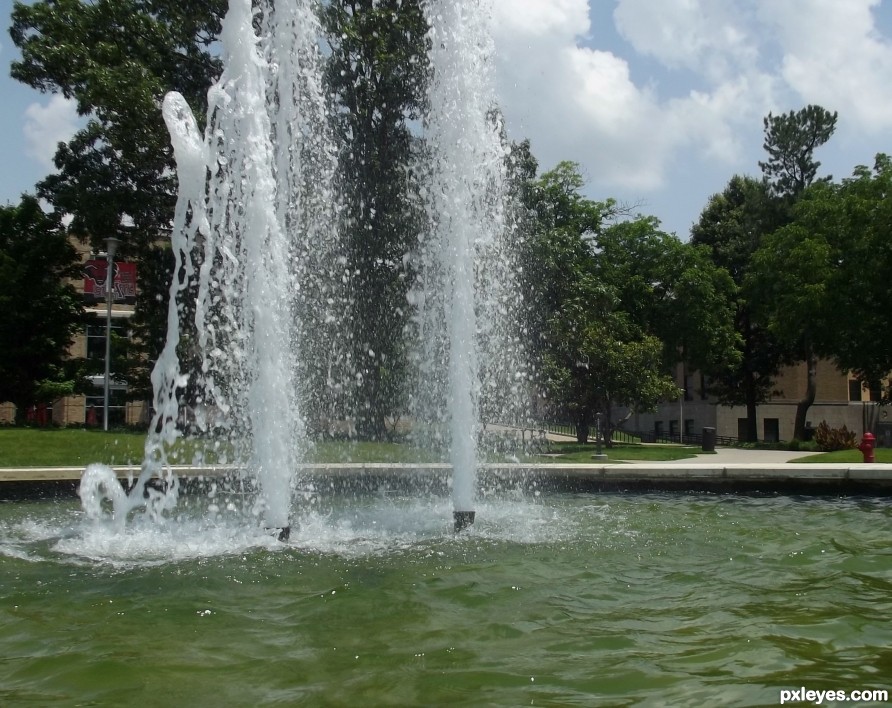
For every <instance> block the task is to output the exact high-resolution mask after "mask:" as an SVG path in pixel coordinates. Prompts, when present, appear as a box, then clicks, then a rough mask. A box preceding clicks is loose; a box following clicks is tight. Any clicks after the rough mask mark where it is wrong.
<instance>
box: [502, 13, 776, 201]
mask: <svg viewBox="0 0 892 708" xmlns="http://www.w3.org/2000/svg"><path fill="white" fill-rule="evenodd" d="M626 1H627V0H623V2H626ZM622 5H623V3H621V5H620V8H621V7H622ZM674 5H678V6H679V7H681V8H682V9H684V8H685V6H691V7H690V8H688V9H689V10H690V12H691V13H693V12H694V9H695V8H694V6H695V5H696V3H694V2H693V0H691V1H689V2H684V1H682V0H675V2H674ZM632 6H634V7H632ZM630 7H631V9H633V10H635V11H636V12H641V13H643V14H646V13H647V12H651V13H652V14H654V15H655V16H656V17H657V19H659V17H661V16H662V14H661V13H662V10H660V11H654V4H653V3H646V4H642V3H641V2H640V0H632V1H631V2H630ZM627 9H628V8H627ZM694 14H696V13H694ZM684 17H687V15H683V16H682V18H681V19H682V20H683V19H684ZM531 18H532V19H531ZM495 19H496V22H495V23H494V34H495V43H496V50H497V62H498V80H499V85H500V88H501V99H502V101H503V105H504V108H505V115H506V118H507V120H508V123H509V126H511V127H512V129H513V132H512V136H513V137H515V138H522V137H530V138H531V140H532V143H533V153H534V154H535V155H536V156H537V157H538V158H539V159H540V161H541V162H542V167H543V168H546V169H547V168H550V167H552V166H553V165H554V164H555V163H556V162H557V161H558V160H562V159H572V160H576V161H577V162H580V163H582V164H583V165H585V166H586V168H587V172H588V174H589V176H590V178H591V180H592V183H593V184H594V185H597V186H618V187H620V188H624V189H636V190H653V189H657V188H659V187H660V186H662V184H663V182H664V180H665V175H666V172H667V168H668V166H669V165H670V164H671V162H672V161H673V160H674V159H675V158H676V156H677V155H678V154H679V151H681V150H683V149H686V150H691V149H693V150H695V151H696V152H697V153H698V154H701V155H705V156H708V157H709V158H711V159H718V160H733V159H735V158H738V157H739V155H740V152H741V147H740V144H739V138H738V135H739V131H737V130H735V125H736V124H737V122H738V121H741V120H744V119H750V120H751V119H753V116H755V120H758V119H759V117H760V116H761V115H762V114H761V113H760V112H759V111H760V109H761V108H762V107H764V105H765V104H766V96H765V94H766V93H770V85H771V81H770V80H768V79H767V78H766V77H764V76H762V75H759V74H757V73H755V72H754V73H753V75H752V76H751V77H742V78H741V77H739V76H737V75H736V74H733V76H734V79H733V80H729V81H727V82H724V83H718V84H717V85H715V86H712V87H709V88H708V89H707V90H705V91H702V90H701V91H698V92H694V91H687V92H683V93H681V94H680V95H678V96H674V97H671V98H668V99H661V98H660V97H659V96H658V95H657V92H656V91H655V90H654V88H653V86H651V85H650V84H649V83H644V84H636V82H635V81H634V80H633V78H632V73H631V70H630V65H629V62H628V61H627V60H626V59H625V58H623V57H620V56H617V55H616V54H615V53H612V52H608V51H603V50H600V49H593V48H591V47H588V46H586V45H585V41H586V36H587V34H588V32H589V31H590V20H589V3H588V2H586V0H561V1H560V2H552V1H551V0H524V2H522V3H517V2H514V1H512V0H496V4H495ZM626 19H627V20H629V21H631V20H632V19H633V16H632V14H631V10H629V12H627V13H626ZM658 24H659V23H657V24H654V25H652V28H656V27H657V25H658ZM682 24H684V23H683V22H682ZM728 27H729V29H728V32H727V36H728V37H732V35H733V36H734V37H737V39H735V41H738V43H739V44H740V46H741V49H740V51H739V56H740V57H743V56H745V55H747V53H748V52H750V51H751V50H749V49H748V48H747V44H746V41H745V38H744V36H743V35H742V34H740V33H738V35H739V36H738V35H734V34H733V32H731V30H732V29H733V27H731V26H730V25H729V26H728ZM661 31H662V30H661ZM646 34H647V33H644V34H643V35H642V39H641V41H640V42H639V45H640V47H641V48H640V49H639V51H642V52H643V51H645V49H644V47H645V43H646V42H645V39H644V37H645V35H646ZM708 35H709V32H708V31H707V28H706V27H704V28H702V29H701V30H698V32H697V33H696V36H695V37H694V39H692V40H691V41H690V42H688V43H687V44H688V49H685V50H683V51H679V52H677V53H676V55H674V58H671V57H669V55H668V54H667V53H666V51H665V49H666V47H669V46H670V45H671V42H670V41H669V39H666V40H665V41H664V40H662V39H660V40H659V41H655V40H647V41H649V42H651V43H650V45H648V46H650V47H651V50H649V51H651V53H652V54H654V56H657V57H658V58H659V59H660V60H661V61H666V62H669V61H670V59H672V61H676V60H677V62H678V63H683V64H686V65H688V66H691V67H696V66H700V65H704V64H708V63H709V62H708V61H707V57H708V56H709V55H710V52H711V51H712V50H711V49H710V46H711V45H709V46H708V45H706V44H704V42H703V41H701V40H700V39H697V37H707V36H708ZM698 42H699V44H700V45H703V46H702V47H701V46H699V45H698ZM726 44H727V42H726ZM661 47H662V48H661ZM736 61H737V60H736V59H735V62H736ZM740 61H743V60H742V59H740ZM726 63H730V62H726ZM753 88H755V92H752V91H751V90H752V89H753ZM752 96H755V98H752V100H756V101H757V102H758V109H756V108H755V107H753V108H752V109H749V108H748V107H747V105H746V104H745V103H744V104H743V105H742V104H741V102H742V101H743V99H747V100H750V99H751V97H752ZM769 105H770V104H769ZM751 114H752V115H751Z"/></svg>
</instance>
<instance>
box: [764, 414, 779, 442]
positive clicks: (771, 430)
mask: <svg viewBox="0 0 892 708" xmlns="http://www.w3.org/2000/svg"><path fill="white" fill-rule="evenodd" d="M762 425H763V435H762V438H763V439H764V440H765V442H780V419H779V418H766V419H765V420H764V422H763V424H762Z"/></svg>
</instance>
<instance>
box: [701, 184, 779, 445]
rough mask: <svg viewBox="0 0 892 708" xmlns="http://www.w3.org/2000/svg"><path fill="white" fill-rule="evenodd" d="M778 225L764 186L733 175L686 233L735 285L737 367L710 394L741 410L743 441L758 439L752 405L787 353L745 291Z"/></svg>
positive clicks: (767, 391)
mask: <svg viewBox="0 0 892 708" xmlns="http://www.w3.org/2000/svg"><path fill="white" fill-rule="evenodd" d="M780 223H782V214H781V211H780V210H779V205H778V203H777V200H775V199H774V198H772V197H771V195H770V194H769V190H768V184H767V182H765V181H763V180H756V179H753V178H751V177H744V176H740V175H735V176H734V177H732V178H731V179H730V180H729V182H728V186H727V187H725V189H724V190H723V191H722V192H720V193H718V194H715V195H713V196H712V197H711V198H710V199H709V202H708V203H707V205H706V207H705V208H704V209H703V212H702V213H701V215H700V219H699V221H698V222H697V223H696V224H694V226H693V228H692V229H691V244H693V245H697V246H703V247H705V248H708V249H709V253H710V258H711V260H712V262H713V263H715V264H716V265H717V266H719V267H720V268H723V269H724V270H726V271H727V272H728V274H729V275H730V276H731V278H732V279H733V281H734V284H735V285H736V286H737V287H736V290H735V291H734V293H733V295H732V300H731V303H732V305H733V308H734V328H735V330H736V331H737V335H738V339H737V347H738V352H739V356H738V359H737V361H738V363H737V365H736V366H734V367H732V368H730V369H726V370H725V371H723V372H719V373H718V375H713V377H712V379H711V384H710V389H711V392H712V393H713V394H715V395H716V396H717V397H718V399H719V401H720V402H721V403H724V404H729V405H741V406H745V407H746V411H747V416H746V420H747V425H746V431H745V437H746V439H747V440H748V441H755V440H756V438H757V425H756V406H757V405H758V404H760V403H763V402H764V401H766V400H768V398H769V397H770V396H771V395H772V393H773V391H774V387H775V380H776V378H777V375H778V373H779V372H780V368H781V366H782V365H783V363H784V362H785V361H786V359H787V357H786V353H785V351H784V349H783V348H782V347H781V345H780V343H779V342H778V341H777V339H776V338H775V337H774V335H772V333H771V332H770V331H769V329H768V327H767V325H766V324H765V323H764V322H763V321H762V320H761V319H760V318H759V316H758V313H756V312H754V310H753V307H752V303H751V302H750V299H749V297H748V293H747V291H746V290H745V288H744V283H745V282H746V279H747V275H748V273H749V271H750V268H751V265H752V258H753V254H754V253H755V252H756V250H757V249H758V248H759V245H760V244H761V243H762V239H763V238H764V236H765V234H766V233H770V232H771V231H773V230H774V229H776V228H777V227H778V226H779V224H780Z"/></svg>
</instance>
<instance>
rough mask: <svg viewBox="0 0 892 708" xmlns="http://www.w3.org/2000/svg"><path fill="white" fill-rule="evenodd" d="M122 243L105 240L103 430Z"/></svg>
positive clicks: (105, 427) (106, 406)
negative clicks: (116, 257)
mask: <svg viewBox="0 0 892 708" xmlns="http://www.w3.org/2000/svg"><path fill="white" fill-rule="evenodd" d="M119 243H121V242H120V241H119V240H118V239H116V238H115V237H114V236H109V237H108V238H107V239H105V244H106V245H105V254H106V256H107V258H108V270H106V272H105V381H104V389H105V390H104V396H103V403H102V429H103V430H106V431H107V430H108V393H109V386H110V384H111V381H110V379H111V313H112V300H113V299H114V280H115V253H116V252H117V250H118V244H119Z"/></svg>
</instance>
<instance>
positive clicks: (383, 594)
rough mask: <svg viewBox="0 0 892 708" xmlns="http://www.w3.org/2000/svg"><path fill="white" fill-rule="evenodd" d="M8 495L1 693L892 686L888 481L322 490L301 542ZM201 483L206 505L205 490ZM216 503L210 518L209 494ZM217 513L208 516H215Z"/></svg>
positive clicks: (218, 699)
mask: <svg viewBox="0 0 892 708" xmlns="http://www.w3.org/2000/svg"><path fill="white" fill-rule="evenodd" d="M181 502H183V503H182V504H181V507H180V508H179V513H180V518H179V519H177V522H176V523H170V524H167V525H158V524H155V523H151V522H149V521H148V520H146V521H145V522H144V523H143V522H140V521H139V519H137V520H135V523H134V524H132V525H129V526H128V527H127V528H126V529H125V530H124V531H123V532H121V531H120V530H117V529H115V528H112V527H107V526H103V525H98V526H97V525H95V524H94V523H92V522H89V521H88V520H87V519H86V518H85V516H84V514H83V512H81V511H80V509H79V505H78V504H77V503H76V502H75V501H73V500H72V501H70V502H61V503H58V502H57V503H48V502H34V503H29V502H19V503H16V504H4V505H0V577H2V578H3V582H2V584H0V623H2V626H3V627H4V631H3V633H2V635H0V655H2V656H3V657H4V660H3V662H0V701H2V703H4V704H6V705H25V704H27V705H32V704H33V705H41V704H50V703H52V704H53V705H66V704H70V705H74V704H78V705H83V704H85V703H88V704H89V703H92V704H104V705H108V704H114V705H140V706H146V705H195V706H200V705H215V706H222V705H267V704H274V703H275V704H279V705H296V704H301V703H306V704H312V705H351V704H356V703H357V702H362V703H363V704H364V705H438V704H449V705H529V704H532V705H586V706H590V705H691V706H695V705H696V706H699V705H717V704H721V705H773V704H776V703H777V701H778V697H779V691H780V690H781V689H785V688H791V687H793V688H799V687H800V686H806V687H808V688H814V689H848V690H852V689H855V688H858V689H862V688H876V689H889V688H892V687H890V686H889V681H888V677H889V676H890V675H892V648H890V647H892V625H890V623H889V622H888V617H889V616H890V613H892V551H890V547H889V542H888V539H889V535H890V530H892V508H890V507H889V505H888V500H886V499H875V498H848V499H827V498H825V499H816V498H807V497H802V498H795V497H784V496H771V497H758V496H725V495H683V494H677V495H669V494H641V495H615V494H581V493H580V494H572V493H554V494H549V495H543V496H541V497H536V496H534V495H531V496H527V497H526V498H521V497H517V498H514V497H511V496H505V497H500V498H493V497H489V498H484V499H481V500H479V504H478V508H479V509H480V511H481V513H480V515H479V517H478V522H477V524H476V525H475V526H474V527H473V528H472V529H470V530H469V531H468V532H466V533H463V534H460V535H455V534H453V533H452V530H451V521H452V519H451V511H452V505H451V501H450V499H449V498H448V497H446V496H443V497H441V498H435V499H434V500H433V501H430V500H428V501H424V502H421V501H419V500H418V499H417V498H415V497H414V496H413V498H409V497H406V496H402V495H399V494H396V493H394V494H379V495H377V496H375V495H368V496H363V497H359V498H352V497H351V498H349V499H333V498H331V499H328V500H327V501H326V502H325V506H324V507H322V508H318V509H317V511H316V513H315V514H310V515H308V516H307V517H305V518H304V519H302V521H301V529H302V532H301V534H300V535H299V538H296V539H295V540H294V541H293V543H289V544H282V543H278V542H277V541H275V540H274V539H272V538H271V537H269V536H268V535H266V534H263V533H262V531H261V530H258V529H256V528H253V527H252V526H251V525H246V524H244V523H241V522H240V521H238V520H237V519H230V518H228V517H227V516H226V509H225V499H220V500H219V506H220V514H219V515H218V516H217V517H216V518H214V517H209V516H208V515H207V514H206V513H205V510H204V504H205V502H204V501H202V502H199V501H198V500H196V499H190V498H189V497H186V498H185V499H181ZM192 502H194V503H195V504H196V505H197V506H196V507H195V513H194V515H193V513H192V507H191V506H190V503H192ZM199 506H200V507H201V510H200V512H199V511H198V507H199ZM209 531H212V532H209Z"/></svg>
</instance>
